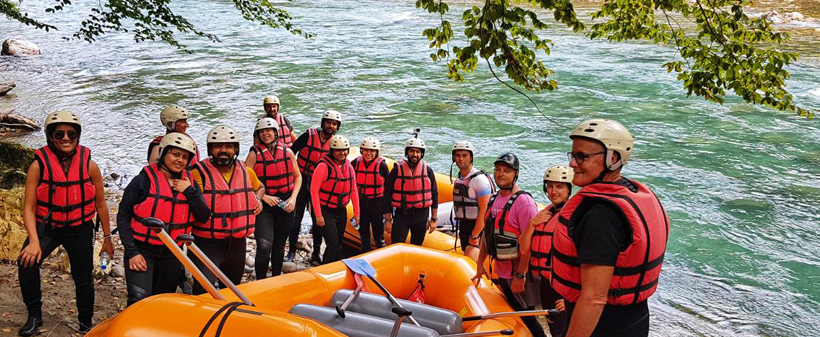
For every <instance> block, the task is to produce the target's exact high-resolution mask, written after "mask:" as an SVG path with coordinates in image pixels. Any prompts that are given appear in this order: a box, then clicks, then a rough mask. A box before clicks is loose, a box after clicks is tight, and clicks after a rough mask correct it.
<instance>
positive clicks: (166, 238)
mask: <svg viewBox="0 0 820 337" xmlns="http://www.w3.org/2000/svg"><path fill="white" fill-rule="evenodd" d="M142 225H143V226H145V227H148V228H149V229H151V230H152V231H154V232H156V233H157V236H159V239H160V240H162V243H164V244H165V247H168V250H170V251H171V253H173V254H174V256H176V258H177V260H179V261H180V262H182V265H183V266H185V269H188V271H189V272H191V274H192V275H193V276H194V278H195V279H196V280H197V281H199V284H201V285H202V286H203V287H204V288H205V290H207V291H208V293H209V294H211V296H212V297H213V298H215V299H218V300H223V301H225V297H223V296H222V294H221V293H219V290H217V289H216V287H214V285H213V284H210V283H209V282H208V279H207V278H205V274H202V271H201V270H199V268H197V267H196V265H194V262H193V261H191V259H189V258H188V257H187V256H185V253H183V252H182V249H180V248H179V246H177V244H176V243H174V240H173V239H171V236H170V235H168V232H166V231H165V222H162V220H160V219H157V218H145V219H142Z"/></svg>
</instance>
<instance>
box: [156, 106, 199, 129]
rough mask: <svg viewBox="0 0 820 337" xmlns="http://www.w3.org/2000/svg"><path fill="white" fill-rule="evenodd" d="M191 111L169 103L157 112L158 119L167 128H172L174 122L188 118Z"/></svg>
mask: <svg viewBox="0 0 820 337" xmlns="http://www.w3.org/2000/svg"><path fill="white" fill-rule="evenodd" d="M189 117H191V113H190V112H188V110H187V109H185V108H183V107H181V106H179V105H169V106H166V107H165V108H164V109H162V112H160V113H159V120H160V121H161V122H162V125H164V126H165V127H166V128H167V129H168V130H173V129H174V123H176V121H178V120H180V119H188V118H189Z"/></svg>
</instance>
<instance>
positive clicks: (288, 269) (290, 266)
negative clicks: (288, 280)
mask: <svg viewBox="0 0 820 337" xmlns="http://www.w3.org/2000/svg"><path fill="white" fill-rule="evenodd" d="M296 270H297V266H296V264H295V263H293V262H284V263H282V273H283V274H290V273H292V272H295V271H296Z"/></svg>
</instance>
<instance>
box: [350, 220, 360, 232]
mask: <svg viewBox="0 0 820 337" xmlns="http://www.w3.org/2000/svg"><path fill="white" fill-rule="evenodd" d="M350 225H351V226H353V228H355V229H356V230H359V223H358V222H356V219H354V218H350Z"/></svg>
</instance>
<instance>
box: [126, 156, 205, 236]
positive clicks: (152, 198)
mask: <svg viewBox="0 0 820 337" xmlns="http://www.w3.org/2000/svg"><path fill="white" fill-rule="evenodd" d="M142 170H143V171H145V173H146V176H148V181H149V182H150V184H151V189H150V190H149V191H148V196H147V197H146V198H145V200H144V201H143V202H141V203H139V204H137V205H134V217H133V218H132V219H131V230H132V231H133V232H134V240H137V241H141V242H146V243H149V244H152V245H157V246H161V245H162V241H160V239H159V236H157V235H156V234H154V233H153V232H152V231H151V230H149V229H148V227H145V226H143V225H142V219H145V218H149V217H153V218H157V219H160V220H162V221H163V222H165V224H166V226H167V227H166V229H167V230H168V232H169V234H170V235H171V239H174V240H176V238H177V236H179V235H180V234H188V233H191V224H192V222H193V220H192V218H193V214H191V211H190V209H189V208H188V200H187V199H186V198H185V195H184V194H182V193H179V192H177V191H175V190H174V189H173V187H171V184H170V183H169V182H168V179H167V178H165V176H164V175H163V174H162V172H160V170H159V168H157V164H151V165H149V166H146V167H144V168H143V169H142ZM182 174H184V175H185V177H186V178H187V179H188V181H194V179H193V178H191V173H190V172H188V171H187V170H185V171H182ZM180 245H181V244H180Z"/></svg>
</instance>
